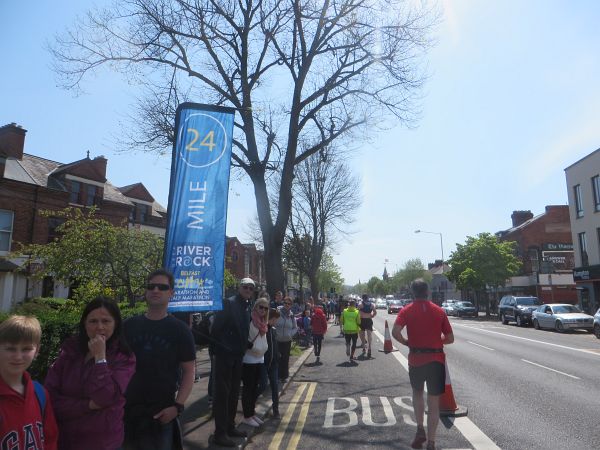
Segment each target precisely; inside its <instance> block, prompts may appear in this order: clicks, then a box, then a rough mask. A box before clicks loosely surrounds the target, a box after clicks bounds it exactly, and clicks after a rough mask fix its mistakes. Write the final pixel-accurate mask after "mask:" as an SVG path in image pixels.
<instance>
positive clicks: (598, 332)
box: [594, 324, 600, 339]
mask: <svg viewBox="0 0 600 450" xmlns="http://www.w3.org/2000/svg"><path fill="white" fill-rule="evenodd" d="M594 334H595V335H596V337H597V338H598V339H600V325H598V324H595V325H594Z"/></svg>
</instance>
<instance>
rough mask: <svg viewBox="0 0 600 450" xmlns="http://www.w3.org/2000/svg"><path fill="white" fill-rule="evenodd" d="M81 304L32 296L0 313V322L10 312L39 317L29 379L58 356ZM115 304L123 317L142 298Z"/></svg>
mask: <svg viewBox="0 0 600 450" xmlns="http://www.w3.org/2000/svg"><path fill="white" fill-rule="evenodd" d="M84 307H85V304H81V303H79V302H77V303H76V302H74V301H72V300H66V299H58V298H35V299H31V300H28V301H26V302H24V303H22V304H20V305H17V306H16V307H15V308H14V309H13V310H12V311H11V313H10V314H7V313H1V314H0V322H2V321H3V320H4V319H6V318H7V317H8V316H9V315H11V314H20V315H27V316H34V317H37V319H38V320H39V321H40V324H41V326H42V340H41V343H40V351H39V353H38V355H37V357H36V358H35V360H34V361H33V364H32V365H31V367H30V368H29V373H30V374H31V376H32V377H33V379H36V380H40V381H43V380H44V378H45V377H46V373H47V372H48V368H49V367H50V365H52V363H53V362H54V360H55V359H56V358H57V356H58V353H59V351H60V346H61V344H62V343H63V341H64V340H65V339H66V338H68V337H69V336H71V335H73V334H75V333H76V332H77V327H78V324H79V320H80V318H81V312H82V311H83V308H84ZM119 307H120V309H121V316H122V318H123V319H126V318H128V317H131V316H135V315H138V314H143V313H144V312H145V311H146V303H145V302H138V303H136V304H135V306H134V307H129V306H128V305H127V303H120V304H119Z"/></svg>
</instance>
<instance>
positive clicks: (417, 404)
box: [392, 278, 454, 450]
mask: <svg viewBox="0 0 600 450" xmlns="http://www.w3.org/2000/svg"><path fill="white" fill-rule="evenodd" d="M411 289H412V292H413V295H414V297H415V301H414V302H412V303H411V304H409V305H408V306H405V307H404V308H402V309H401V310H400V312H399V313H398V317H397V318H396V322H395V323H394V328H393V329H392V336H394V339H396V340H397V341H398V342H400V343H401V344H403V345H406V346H407V347H408V348H409V349H410V352H409V354H408V375H409V378H410V385H411V386H412V391H413V397H412V398H413V408H414V411H415V417H416V420H417V433H416V435H415V439H414V440H413V442H412V444H411V447H412V448H423V443H425V441H427V450H434V449H435V433H436V430H437V426H438V422H439V417H440V395H441V394H443V393H444V388H445V384H446V369H445V362H446V355H445V354H444V348H443V346H444V345H447V344H452V343H453V342H454V334H453V333H452V327H451V326H450V322H449V321H448V316H446V313H444V310H443V309H442V308H440V307H439V306H437V305H436V304H434V303H432V302H430V301H429V300H427V297H428V295H429V286H428V285H427V283H426V282H425V281H423V280H422V279H420V278H419V279H417V280H415V281H413V282H412V284H411ZM405 327H406V334H407V336H408V339H405V338H404V336H403V335H402V330H403V329H404V328H405ZM425 383H427V407H428V410H429V413H428V415H427V435H426V434H425V429H424V427H423V418H424V413H425V401H424V396H423V391H424V389H423V387H424V384H425Z"/></svg>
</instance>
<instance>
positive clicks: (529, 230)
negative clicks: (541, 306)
mask: <svg viewBox="0 0 600 450" xmlns="http://www.w3.org/2000/svg"><path fill="white" fill-rule="evenodd" d="M511 219H512V227H511V228H509V229H508V230H504V231H499V232H497V233H496V236H498V237H499V238H500V240H502V241H515V242H517V245H518V247H517V252H518V255H519V257H520V259H521V261H522V262H523V266H522V268H521V273H519V274H518V275H517V276H514V277H512V278H511V279H510V280H509V282H508V283H507V285H506V286H505V287H504V288H503V289H501V290H499V292H498V296H499V297H500V296H501V295H503V294H507V293H515V294H522V295H533V296H536V297H538V298H539V299H540V300H541V301H543V302H547V303H559V302H560V303H573V304H576V303H577V293H576V290H575V282H574V280H573V273H572V272H573V267H574V254H573V241H572V236H571V222H570V218H569V207H568V205H551V206H546V209H545V211H544V212H543V213H541V214H539V215H537V216H534V215H533V214H532V213H531V211H513V213H512V215H511Z"/></svg>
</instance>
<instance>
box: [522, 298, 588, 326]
mask: <svg viewBox="0 0 600 450" xmlns="http://www.w3.org/2000/svg"><path fill="white" fill-rule="evenodd" d="M532 318H533V326H534V327H535V329H536V330H539V329H540V328H552V329H554V330H556V331H558V332H560V333H562V332H563V331H565V330H574V329H585V330H588V331H590V332H591V331H592V330H593V328H594V318H593V317H592V316H590V315H589V314H585V313H582V312H581V310H580V309H579V308H578V307H577V306H574V305H570V304H568V303H547V304H544V305H542V306H540V307H538V308H537V309H536V310H535V311H533V313H532Z"/></svg>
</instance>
